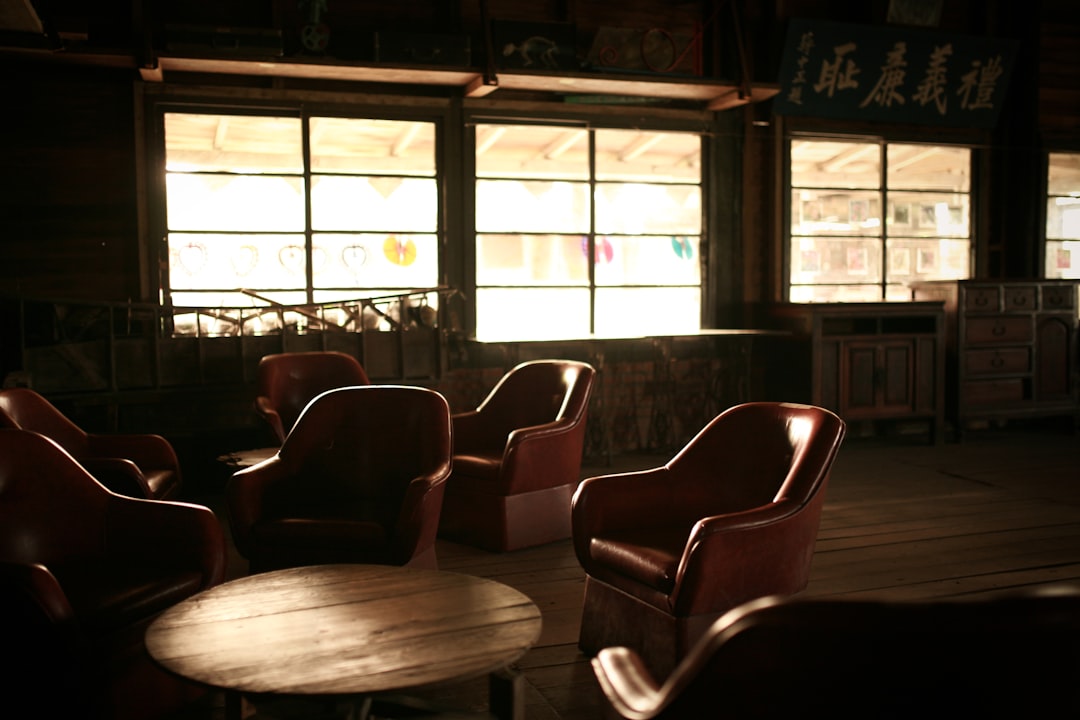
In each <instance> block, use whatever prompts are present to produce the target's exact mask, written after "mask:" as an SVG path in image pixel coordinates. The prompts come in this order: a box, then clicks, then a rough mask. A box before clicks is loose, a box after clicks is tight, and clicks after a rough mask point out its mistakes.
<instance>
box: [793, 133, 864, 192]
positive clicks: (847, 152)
mask: <svg viewBox="0 0 1080 720" xmlns="http://www.w3.org/2000/svg"><path fill="white" fill-rule="evenodd" d="M791 185H792V187H820V188H826V187H828V188H871V189H877V188H880V187H881V146H880V145H878V144H877V143H857V142H834V141H824V140H800V139H796V140H792V141H791Z"/></svg>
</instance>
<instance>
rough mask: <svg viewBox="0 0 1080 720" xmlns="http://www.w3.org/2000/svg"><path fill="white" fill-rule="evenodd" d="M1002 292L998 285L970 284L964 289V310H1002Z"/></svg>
mask: <svg viewBox="0 0 1080 720" xmlns="http://www.w3.org/2000/svg"><path fill="white" fill-rule="evenodd" d="M1000 292H1001V288H1000V287H998V286H997V285H984V286H979V285H969V286H968V287H967V288H965V289H964V310H966V311H968V312H1000V311H1001V307H1000V300H999V298H1000Z"/></svg>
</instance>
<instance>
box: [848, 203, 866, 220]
mask: <svg viewBox="0 0 1080 720" xmlns="http://www.w3.org/2000/svg"><path fill="white" fill-rule="evenodd" d="M868 212H869V206H868V205H867V203H866V201H865V200H849V201H848V222H849V223H851V224H852V225H854V224H855V223H863V222H866V217H867V214H868Z"/></svg>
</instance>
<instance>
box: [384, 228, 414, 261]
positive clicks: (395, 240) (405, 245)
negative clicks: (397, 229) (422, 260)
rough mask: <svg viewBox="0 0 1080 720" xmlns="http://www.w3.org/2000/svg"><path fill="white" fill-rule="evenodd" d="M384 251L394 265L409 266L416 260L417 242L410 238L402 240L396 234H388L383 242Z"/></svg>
mask: <svg viewBox="0 0 1080 720" xmlns="http://www.w3.org/2000/svg"><path fill="white" fill-rule="evenodd" d="M383 253H384V254H385V255H386V259H387V260H389V261H390V262H392V263H393V264H394V265H401V266H402V267H408V266H409V265H412V264H413V263H414V262H416V243H414V242H413V241H412V240H408V239H405V240H402V239H401V238H399V237H397V236H396V235H388V236H387V237H386V242H384V243H383Z"/></svg>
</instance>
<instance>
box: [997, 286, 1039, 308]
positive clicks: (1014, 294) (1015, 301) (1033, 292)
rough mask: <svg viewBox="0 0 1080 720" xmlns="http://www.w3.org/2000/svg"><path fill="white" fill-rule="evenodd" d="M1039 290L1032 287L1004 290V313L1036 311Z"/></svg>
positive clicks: (1016, 287) (1013, 287)
mask: <svg viewBox="0 0 1080 720" xmlns="http://www.w3.org/2000/svg"><path fill="white" fill-rule="evenodd" d="M1038 304H1039V290H1038V288H1036V287H1035V286H1034V285H1014V286H1006V288H1005V308H1004V310H1005V312H1033V311H1034V310H1036V309H1038Z"/></svg>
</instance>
